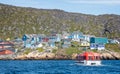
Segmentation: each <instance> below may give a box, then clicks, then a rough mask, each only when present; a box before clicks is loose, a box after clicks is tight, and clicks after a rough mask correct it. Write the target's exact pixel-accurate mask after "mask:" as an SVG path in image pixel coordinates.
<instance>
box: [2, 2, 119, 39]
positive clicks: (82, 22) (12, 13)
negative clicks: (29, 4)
mask: <svg viewBox="0 0 120 74" xmlns="http://www.w3.org/2000/svg"><path fill="white" fill-rule="evenodd" d="M76 30H79V31H81V32H83V33H84V34H94V35H96V36H108V37H111V38H115V37H119V38H120V15H114V14H110V15H108V14H105V15H98V16H95V15H87V14H81V13H69V12H65V11H63V10H57V9H53V10H49V9H35V8H24V7H16V6H11V5H5V4H0V38H8V37H10V38H14V37H17V36H19V37H21V36H22V35H23V34H25V33H27V34H29V33H45V34H47V33H49V32H51V31H56V32H58V33H61V32H62V31H68V32H72V31H76Z"/></svg>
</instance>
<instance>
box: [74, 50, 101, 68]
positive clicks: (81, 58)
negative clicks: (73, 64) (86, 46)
mask: <svg viewBox="0 0 120 74" xmlns="http://www.w3.org/2000/svg"><path fill="white" fill-rule="evenodd" d="M76 59H77V60H78V62H79V63H80V64H83V65H96V66H97V65H101V60H100V54H99V53H95V52H84V53H82V54H78V55H77V58H76Z"/></svg>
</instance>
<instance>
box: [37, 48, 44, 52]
mask: <svg viewBox="0 0 120 74" xmlns="http://www.w3.org/2000/svg"><path fill="white" fill-rule="evenodd" d="M36 50H38V52H43V51H44V49H43V48H37V49H36Z"/></svg>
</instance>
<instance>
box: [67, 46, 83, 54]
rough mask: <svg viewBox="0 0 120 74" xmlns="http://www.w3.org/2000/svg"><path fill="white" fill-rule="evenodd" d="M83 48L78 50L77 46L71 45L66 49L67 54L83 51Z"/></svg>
mask: <svg viewBox="0 0 120 74" xmlns="http://www.w3.org/2000/svg"><path fill="white" fill-rule="evenodd" d="M81 52H82V50H78V48H75V47H69V48H67V49H65V53H66V54H67V55H72V54H73V53H81Z"/></svg>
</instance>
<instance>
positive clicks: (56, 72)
mask: <svg viewBox="0 0 120 74" xmlns="http://www.w3.org/2000/svg"><path fill="white" fill-rule="evenodd" d="M102 64H103V65H102V66H81V65H78V64H76V63H75V61H74V60H26V61H20V60H16V61H12V60H8V61H2V60H1V61H0V74H120V60H106V61H102Z"/></svg>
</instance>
